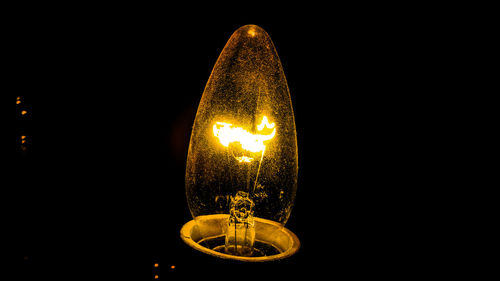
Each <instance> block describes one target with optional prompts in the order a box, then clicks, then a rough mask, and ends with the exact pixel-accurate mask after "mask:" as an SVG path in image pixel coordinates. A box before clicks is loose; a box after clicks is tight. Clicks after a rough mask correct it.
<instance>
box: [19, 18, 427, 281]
mask: <svg viewBox="0 0 500 281" xmlns="http://www.w3.org/2000/svg"><path fill="white" fill-rule="evenodd" d="M365 16H366V15H360V14H356V13H352V14H349V15H343V16H342V17H337V18H332V20H331V21H324V22H314V21H306V20H294V21H286V20H284V21H279V22H275V23H270V22H267V21H258V20H256V19H253V18H248V19H245V20H241V21H236V22H233V23H214V22H211V21H206V22H191V23H189V24H187V23H186V22H179V21H166V20H164V19H163V18H162V17H148V16H146V15H142V16H140V17H132V16H127V17H125V18H126V20H125V19H124V18H122V17H108V16H104V17H100V16H95V15H84V16H82V15H79V16H78V17H77V19H74V18H73V15H72V14H71V13H69V14H67V15H65V16H60V17H55V18H51V17H47V18H43V17H42V18H37V20H36V21H29V22H23V21H22V20H19V21H17V22H15V21H14V22H13V23H12V25H13V26H15V27H16V28H15V29H13V30H14V32H12V38H13V39H12V40H11V41H10V43H9V47H11V48H12V52H11V56H10V57H11V58H12V62H13V63H12V66H11V67H10V71H9V78H11V79H10V81H11V82H12V84H13V85H16V87H15V88H14V89H15V90H13V91H12V92H13V93H14V97H17V96H20V97H22V101H23V103H22V104H21V105H17V106H16V109H15V116H16V117H15V119H16V121H15V122H16V131H15V133H14V136H13V137H12V147H13V149H12V150H13V151H15V153H14V155H15V161H14V163H15V164H14V165H13V167H14V172H13V173H12V175H13V176H14V177H15V179H16V180H15V186H16V187H15V188H13V190H14V191H13V194H12V196H11V198H13V200H12V202H13V204H14V205H15V206H16V207H15V209H14V211H13V212H14V213H13V214H14V216H13V217H14V218H15V219H14V221H15V224H16V227H15V228H14V229H15V232H14V237H15V240H13V241H15V245H16V249H19V253H20V255H22V257H23V259H24V263H23V267H22V270H21V272H22V275H23V276H24V277H25V278H26V279H30V280H31V279H36V278H37V277H38V276H47V275H50V276H59V277H63V276H67V275H68V274H70V275H71V276H73V277H76V276H105V277H106V278H108V277H109V278H111V279H114V278H113V276H114V277H116V278H117V276H134V275H135V274H138V275H143V276H146V277H144V278H152V276H153V275H154V274H159V276H160V279H166V278H167V276H173V275H175V274H180V275H184V276H187V275H188V274H194V273H195V272H198V273H200V272H201V273H205V272H206V274H215V275H218V276H221V278H225V277H223V276H224V274H227V273H234V272H237V271H243V272H252V273H254V274H257V273H258V272H263V270H271V271H272V272H274V273H275V274H278V273H279V274H285V275H286V274H290V275H292V274H296V273H302V272H309V273H319V272H323V271H327V272H330V273H332V274H334V275H337V276H387V275H388V274H399V272H404V274H416V273H417V272H418V271H419V269H418V268H428V267H432V265H431V264H428V263H426V261H420V260H419V261H416V258H415V257H417V256H418V253H419V251H421V250H417V248H419V246H420V244H419V243H422V242H418V241H421V239H416V237H417V236H418V237H420V238H421V236H425V234H420V233H419V231H420V230H419V229H418V227H416V226H414V225H418V224H419V223H420V222H419V219H418V218H417V217H416V215H415V212H417V211H416V210H417V208H413V206H415V205H416V202H415V201H416V200H417V199H415V198H418V197H419V196H421V195H420V194H419V193H420V192H425V191H422V189H420V188H419V187H421V185H422V181H424V180H423V179H422V178H423V177H424V175H427V174H429V173H432V172H433V171H430V170H427V169H426V167H425V166H423V165H422V159H424V158H425V157H426V156H425V153H426V151H425V143H426V142H428V141H430V140H429V139H430V138H431V137H429V135H428V134H421V131H422V129H423V128H422V126H423V125H422V121H424V122H425V119H426V118H427V117H426V116H427V113H428V112H430V111H432V97H431V95H432V94H433V91H434V90H432V89H431V88H430V87H429V84H430V83H431V82H429V81H432V79H433V73H431V74H429V72H425V71H423V69H424V68H426V67H427V64H428V59H429V54H430V53H433V52H434V51H432V52H430V51H429V48H431V47H432V46H433V44H434V43H433V42H434V41H433V39H432V38H429V37H425V38H426V40H421V39H422V38H423V37H422V36H423V35H422V34H421V33H422V31H421V28H422V26H419V25H418V24H413V23H410V21H407V20H404V17H405V15H404V14H403V15H401V18H400V17H390V18H389V19H388V18H384V17H376V16H370V17H365ZM249 23H252V24H257V25H259V26H261V27H262V28H264V29H265V30H266V31H267V32H268V33H269V35H270V36H271V39H272V40H273V42H274V44H275V47H276V49H277V51H278V54H279V56H280V59H281V62H282V65H283V68H284V71H285V75H286V77H287V80H288V85H289V88H290V93H291V98H292V103H293V107H294V113H295V118H296V127H297V136H298V146H299V184H298V191H297V197H296V202H295V206H294V208H293V210H292V214H291V217H290V219H289V221H288V223H287V225H286V227H287V228H289V229H290V230H292V231H293V232H294V233H295V234H297V236H298V237H299V239H300V241H301V248H300V250H299V252H298V253H297V254H296V255H294V256H292V257H291V258H289V259H286V260H283V261H280V262H275V263H266V264H244V263H236V262H228V261H224V260H219V259H215V258H212V257H209V256H205V255H203V254H200V253H197V252H195V251H194V250H192V249H191V248H190V247H188V246H187V245H185V244H184V243H183V242H182V241H181V239H180V236H179V230H180V228H181V226H182V225H183V224H184V223H186V222H187V221H189V220H190V219H191V215H190V213H189V209H188V207H187V203H186V198H185V189H184V173H185V160H186V156H187V148H188V145H189V137H190V132H191V126H192V124H193V121H194V117H195V115H196V109H197V106H198V103H199V100H200V98H201V94H202V92H203V89H204V86H205V84H206V82H207V80H208V77H209V75H210V73H211V70H212V68H213V66H214V64H215V62H216V60H217V58H218V56H219V54H220V52H221V51H222V49H223V47H224V45H225V43H226V42H227V40H228V39H229V37H230V36H231V34H232V33H233V32H234V31H235V30H236V29H237V28H238V27H240V26H242V25H245V24H249ZM425 36H428V35H425ZM13 100H14V99H13ZM423 104H425V105H426V106H425V107H423V106H422V105H423ZM21 108H28V114H27V115H26V116H20V114H19V111H20V110H21ZM20 135H26V136H27V140H28V141H27V144H26V147H27V149H26V151H23V150H21V148H20V145H19V144H20V140H19V137H20ZM154 263H159V264H160V268H159V269H154V268H153V264H154ZM171 265H175V269H171V268H170V266H171ZM416 268H417V269H416ZM222 272H225V273H224V274H223V273H222ZM140 279H142V278H140Z"/></svg>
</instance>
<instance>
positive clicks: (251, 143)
mask: <svg viewBox="0 0 500 281" xmlns="http://www.w3.org/2000/svg"><path fill="white" fill-rule="evenodd" d="M264 128H268V129H273V131H272V132H271V133H270V134H267V135H261V134H252V133H250V132H248V131H246V130H244V129H243V128H240V127H235V126H233V124H230V123H224V122H216V123H215V125H214V126H213V132H214V136H216V137H218V138H219V141H220V143H221V144H222V145H223V146H225V147H229V144H230V143H232V142H239V143H240V144H241V148H243V149H244V150H248V151H251V152H261V151H264V150H265V149H266V146H265V145H264V142H265V141H268V140H271V139H272V138H274V136H275V135H276V128H275V124H274V123H269V120H268V119H267V117H266V116H264V117H263V118H262V122H261V123H260V124H259V125H257V131H262V130H264ZM237 160H238V161H239V162H251V161H252V160H253V158H251V157H247V156H243V157H237Z"/></svg>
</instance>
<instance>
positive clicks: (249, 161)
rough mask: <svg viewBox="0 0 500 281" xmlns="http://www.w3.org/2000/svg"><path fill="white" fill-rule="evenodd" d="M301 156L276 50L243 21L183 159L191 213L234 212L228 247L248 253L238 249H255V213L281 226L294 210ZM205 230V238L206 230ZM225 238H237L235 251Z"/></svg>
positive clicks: (221, 60) (213, 81)
mask: <svg viewBox="0 0 500 281" xmlns="http://www.w3.org/2000/svg"><path fill="white" fill-rule="evenodd" d="M297 157H298V156H297V137H296V130H295V121H294V115H293V110H292V104H291V100H290V94H289V90H288V85H287V82H286V78H285V75H284V72H283V68H282V65H281V62H280V59H279V57H278V54H277V52H276V50H275V48H274V45H273V43H272V41H271V39H270V37H269V35H268V34H267V33H266V32H265V31H264V30H263V29H262V28H260V27H258V26H255V25H246V26H243V27H241V28H239V29H238V30H236V31H235V32H234V33H233V35H232V36H231V38H230V39H229V41H228V42H227V44H226V46H225V47H224V49H223V50H222V53H221V54H220V56H219V58H218V60H217V62H216V64H215V66H214V68H213V70H212V74H211V75H210V78H209V80H208V82H207V85H206V87H205V90H204V92H203V96H202V98H201V101H200V105H199V107H198V112H197V114H196V118H195V121H194V125H193V130H192V133H191V140H190V144H189V152H188V158H187V164H186V195H187V201H188V205H189V209H190V211H191V214H192V216H193V218H194V219H195V220H197V219H198V218H201V217H205V216H207V215H216V214H227V215H229V219H228V222H227V225H226V226H225V229H226V231H227V233H226V237H225V239H226V252H228V253H231V254H236V255H245V252H246V250H247V249H243V248H242V249H241V251H239V250H238V249H239V248H237V247H238V246H242V247H243V246H245V245H246V244H247V246H248V247H249V248H250V252H251V248H252V245H253V238H254V236H255V234H254V232H253V231H254V229H253V224H254V218H263V219H267V220H271V221H274V222H277V223H279V224H281V225H284V224H285V223H286V221H287V220H288V218H289V216H290V212H291V210H292V206H293V202H294V199H295V194H296V189H297V173H298V158H297ZM200 232H201V235H202V236H203V235H204V233H203V228H200ZM207 235H208V234H207ZM247 238H248V239H247ZM231 239H233V240H231ZM242 239H243V240H242ZM231 241H233V242H231ZM228 243H229V244H231V243H236V245H233V246H234V249H232V250H231V249H228V246H227V245H228Z"/></svg>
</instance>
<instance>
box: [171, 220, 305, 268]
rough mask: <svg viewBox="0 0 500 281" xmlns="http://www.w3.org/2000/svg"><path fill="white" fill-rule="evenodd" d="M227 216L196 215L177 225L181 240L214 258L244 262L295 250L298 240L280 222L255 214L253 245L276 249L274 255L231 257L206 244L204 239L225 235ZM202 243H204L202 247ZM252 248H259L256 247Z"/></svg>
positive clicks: (277, 256) (289, 253)
mask: <svg viewBox="0 0 500 281" xmlns="http://www.w3.org/2000/svg"><path fill="white" fill-rule="evenodd" d="M228 218H229V215H226V214H216V215H206V216H199V217H197V218H196V220H191V221H189V222H187V223H186V224H184V226H182V228H181V232H180V234H181V238H182V240H183V241H184V242H185V243H186V244H188V245H189V246H191V247H192V248H194V249H196V250H198V251H200V252H203V253H205V254H209V255H212V256H215V257H218V258H223V259H232V260H239V261H245V262H265V261H273V260H279V259H284V258H287V257H289V256H291V255H293V254H295V253H296V252H297V250H298V249H299V247H300V241H299V239H298V238H297V236H296V235H295V234H294V233H293V232H291V231H290V230H288V229H287V228H285V227H284V226H283V225H281V224H279V223H277V222H274V221H271V220H266V219H262V218H257V217H255V241H256V245H257V244H259V243H260V244H261V245H267V247H271V248H273V249H274V250H276V253H275V254H271V255H264V256H252V257H245V256H235V255H229V254H226V253H224V252H223V251H221V250H220V249H221V246H220V245H217V246H215V247H213V248H212V247H206V246H208V245H207V243H204V241H207V240H210V239H212V240H217V239H219V238H220V237H222V241H224V240H223V238H224V235H225V231H224V229H225V226H226V224H227V219H228ZM204 245H206V246H204ZM255 250H256V251H261V250H260V249H258V247H257V248H256V249H255Z"/></svg>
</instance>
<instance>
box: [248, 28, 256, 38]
mask: <svg viewBox="0 0 500 281" xmlns="http://www.w3.org/2000/svg"><path fill="white" fill-rule="evenodd" d="M248 35H250V36H252V37H254V36H255V29H253V28H252V29H250V30H248Z"/></svg>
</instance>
